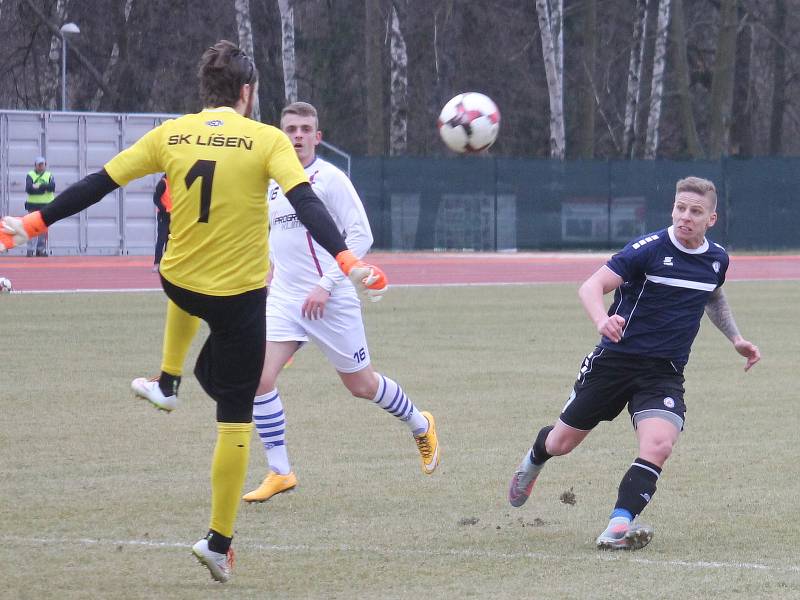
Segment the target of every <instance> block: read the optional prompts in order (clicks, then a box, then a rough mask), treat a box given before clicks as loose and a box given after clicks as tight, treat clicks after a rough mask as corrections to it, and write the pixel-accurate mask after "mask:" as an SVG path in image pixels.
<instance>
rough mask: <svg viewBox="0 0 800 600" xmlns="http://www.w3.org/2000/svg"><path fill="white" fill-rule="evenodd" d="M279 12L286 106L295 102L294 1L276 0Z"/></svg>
mask: <svg viewBox="0 0 800 600" xmlns="http://www.w3.org/2000/svg"><path fill="white" fill-rule="evenodd" d="M278 9H279V10H280V12H281V51H282V52H281V54H282V57H283V58H282V60H283V90H284V95H285V96H286V102H287V104H291V103H292V102H297V63H296V62H295V56H294V0H278Z"/></svg>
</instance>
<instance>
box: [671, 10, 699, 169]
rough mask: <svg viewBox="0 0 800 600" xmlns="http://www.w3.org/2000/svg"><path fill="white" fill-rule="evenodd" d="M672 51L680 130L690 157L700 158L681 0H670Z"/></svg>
mask: <svg viewBox="0 0 800 600" xmlns="http://www.w3.org/2000/svg"><path fill="white" fill-rule="evenodd" d="M672 51H673V61H672V62H673V63H674V65H675V67H674V68H675V78H676V80H677V82H676V83H677V88H678V89H677V92H678V110H679V114H680V122H681V130H682V132H683V137H684V138H685V140H686V149H687V151H688V152H689V156H691V157H692V158H702V157H703V156H704V152H703V148H702V146H701V144H700V136H698V135H697V125H696V124H695V119H694V109H693V108H692V96H691V92H690V90H689V63H688V60H687V58H686V21H685V16H684V13H683V0H672Z"/></svg>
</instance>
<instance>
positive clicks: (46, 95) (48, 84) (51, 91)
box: [25, 0, 117, 110]
mask: <svg viewBox="0 0 800 600" xmlns="http://www.w3.org/2000/svg"><path fill="white" fill-rule="evenodd" d="M25 2H26V4H27V5H28V6H29V7H30V8H31V10H32V11H33V13H34V14H35V15H36V17H37V18H38V19H39V21H40V22H41V23H42V24H43V25H44V26H45V27H47V29H48V30H49V31H50V33H51V36H52V37H51V40H50V54H49V55H48V59H49V61H50V62H49V64H52V63H53V58H52V56H53V52H54V50H53V48H54V47H55V48H57V50H55V61H56V64H57V63H58V59H59V58H60V52H59V50H60V48H61V32H60V30H59V27H58V26H57V25H56V24H55V23H53V22H52V21H50V19H49V18H48V17H47V15H45V14H44V13H43V12H42V11H41V10H39V7H38V6H36V4H35V3H34V2H33V1H32V0H25ZM63 6H65V0H58V3H57V5H56V9H57V11H58V10H60V8H62V7H63ZM65 18H66V10H64V12H63V14H59V22H61V21H63V20H64V19H65ZM54 44H55V45H54ZM69 51H70V52H71V53H72V54H74V55H75V57H76V58H77V59H78V61H79V62H80V63H81V64H82V65H83V67H84V68H85V69H86V70H87V71H88V72H89V74H90V75H91V76H92V77H93V78H94V80H95V82H97V85H99V86H100V87H101V88H102V89H103V92H104V93H105V94H106V95H108V96H110V97H112V98H116V96H117V93H116V91H114V90H112V89H111V88H109V87H108V86H106V85H105V83H103V76H102V75H101V74H100V73H99V72H98V71H97V69H95V68H94V66H92V63H90V62H89V60H88V59H87V58H86V57H85V56H84V55H83V53H82V52H81V51H80V50H78V48H77V47H76V45H75V44H70V46H69ZM53 73H55V75H53V78H52V79H50V76H49V75H48V78H47V79H46V80H45V82H44V92H42V91H40V95H41V96H42V97H43V99H44V100H45V101H44V102H43V106H44V107H45V108H49V109H50V110H53V109H54V108H55V90H56V88H58V71H56V70H54V71H53ZM48 99H49V100H48Z"/></svg>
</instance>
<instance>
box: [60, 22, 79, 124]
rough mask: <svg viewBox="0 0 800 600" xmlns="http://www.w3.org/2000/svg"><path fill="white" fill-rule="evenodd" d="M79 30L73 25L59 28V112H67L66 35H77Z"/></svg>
mask: <svg viewBox="0 0 800 600" xmlns="http://www.w3.org/2000/svg"><path fill="white" fill-rule="evenodd" d="M80 32H81V30H80V29H79V28H78V26H77V25H76V24H75V23H64V24H63V25H62V26H61V110H62V111H65V110H67V35H70V34H74V35H78V34H79V33H80Z"/></svg>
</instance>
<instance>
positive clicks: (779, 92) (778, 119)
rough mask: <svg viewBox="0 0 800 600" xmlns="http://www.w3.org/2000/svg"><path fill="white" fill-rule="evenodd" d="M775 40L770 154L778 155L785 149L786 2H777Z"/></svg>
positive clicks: (773, 42)
mask: <svg viewBox="0 0 800 600" xmlns="http://www.w3.org/2000/svg"><path fill="white" fill-rule="evenodd" d="M773 28H774V36H775V37H774V38H773V40H772V65H773V74H772V110H771V111H770V120H769V153H770V154H771V155H773V156H774V155H778V154H780V153H781V150H782V149H783V113H784V111H785V110H786V50H785V49H784V44H785V42H784V39H783V37H784V35H785V32H786V2H785V0H775V19H774V25H773Z"/></svg>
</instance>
